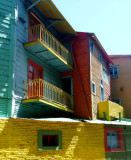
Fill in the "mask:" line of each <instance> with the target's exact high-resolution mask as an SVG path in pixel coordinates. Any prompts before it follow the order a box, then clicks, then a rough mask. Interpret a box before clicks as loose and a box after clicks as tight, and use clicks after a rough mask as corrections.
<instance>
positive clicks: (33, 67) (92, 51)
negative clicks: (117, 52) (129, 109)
mask: <svg viewBox="0 0 131 160" xmlns="http://www.w3.org/2000/svg"><path fill="white" fill-rule="evenodd" d="M10 3H11V2H10V1H9V2H8V3H7V4H6V5H7V6H8V10H9V11H7V12H6V11H5V10H4V9H2V16H3V19H2V20H1V23H2V25H1V29H2V30H3V32H2V36H3V37H2V36H1V42H2V43H1V46H2V49H1V53H2V57H1V63H0V65H1V68H2V70H1V81H0V83H1V90H0V95H1V96H0V101H1V107H0V116H1V117H27V118H32V117H33V118H38V117H49V116H50V117H59V116H64V117H74V116H77V117H80V118H89V119H96V118H97V104H98V102H99V101H104V100H109V98H110V77H109V63H111V60H110V58H109V56H108V55H107V53H106V52H105V50H104V48H103V47H102V45H101V44H100V42H99V41H98V39H97V37H96V36H95V34H93V33H76V32H75V31H74V29H73V28H72V27H71V26H70V24H69V23H68V22H67V21H66V19H65V18H64V17H63V15H62V14H61V13H60V12H59V10H58V9H57V8H56V7H55V5H54V4H53V2H52V1H51V0H48V1H36V2H34V1H32V2H31V1H30V2H28V1H26V0H20V1H17V2H16V1H15V0H14V1H13V3H11V5H10ZM4 5H5V3H4V2H3V1H2V3H1V6H2V7H3V6H4ZM11 27H12V28H11ZM4 51H5V52H4Z"/></svg>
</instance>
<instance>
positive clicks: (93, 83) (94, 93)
mask: <svg viewBox="0 0 131 160" xmlns="http://www.w3.org/2000/svg"><path fill="white" fill-rule="evenodd" d="M93 85H94V87H95V88H94V89H95V92H93ZM91 88H92V94H93V95H96V84H95V82H93V81H92V83H91Z"/></svg>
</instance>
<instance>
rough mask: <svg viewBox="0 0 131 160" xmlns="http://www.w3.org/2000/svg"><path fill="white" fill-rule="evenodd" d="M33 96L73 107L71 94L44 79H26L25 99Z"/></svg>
mask: <svg viewBox="0 0 131 160" xmlns="http://www.w3.org/2000/svg"><path fill="white" fill-rule="evenodd" d="M31 98H41V99H44V100H46V101H48V102H50V103H55V104H59V105H61V106H63V107H66V108H69V109H72V108H73V97H72V96H71V95H69V94H68V93H66V92H64V91H63V90H61V89H60V88H58V87H56V86H54V85H52V84H50V83H48V82H46V81H44V80H43V79H34V80H28V81H25V89H24V99H31Z"/></svg>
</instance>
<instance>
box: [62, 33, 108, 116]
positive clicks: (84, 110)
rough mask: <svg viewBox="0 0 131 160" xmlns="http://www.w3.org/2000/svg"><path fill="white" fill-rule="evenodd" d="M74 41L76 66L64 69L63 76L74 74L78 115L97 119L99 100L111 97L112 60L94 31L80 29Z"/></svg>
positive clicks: (73, 49) (75, 101)
mask: <svg viewBox="0 0 131 160" xmlns="http://www.w3.org/2000/svg"><path fill="white" fill-rule="evenodd" d="M70 41H72V45H71V47H72V51H73V60H74V70H73V71H72V72H65V73H62V76H63V77H64V76H69V75H72V76H73V93H74V106H75V108H74V109H75V113H76V115H77V116H79V117H81V118H90V119H97V118H98V102H100V101H104V100H109V99H110V76H109V64H110V63H111V60H110V58H109V56H108V55H107V53H106V51H105V50H104V48H103V47H102V46H101V44H100V42H99V41H98V39H97V37H96V36H95V34H93V33H84V32H79V33H77V37H75V38H73V39H70ZM91 43H92V44H91ZM91 45H92V46H91ZM100 56H101V59H100ZM92 83H94V87H95V93H93V87H92Z"/></svg>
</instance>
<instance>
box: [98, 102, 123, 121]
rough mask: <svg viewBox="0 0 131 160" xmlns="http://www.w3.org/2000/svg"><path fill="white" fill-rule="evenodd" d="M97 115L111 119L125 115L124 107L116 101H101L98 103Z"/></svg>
mask: <svg viewBox="0 0 131 160" xmlns="http://www.w3.org/2000/svg"><path fill="white" fill-rule="evenodd" d="M98 115H99V118H100V119H105V120H108V121H112V120H115V119H119V118H124V117H125V112H124V108H123V107H122V106H120V105H119V104H117V103H114V102H111V101H103V102H99V103H98Z"/></svg>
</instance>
